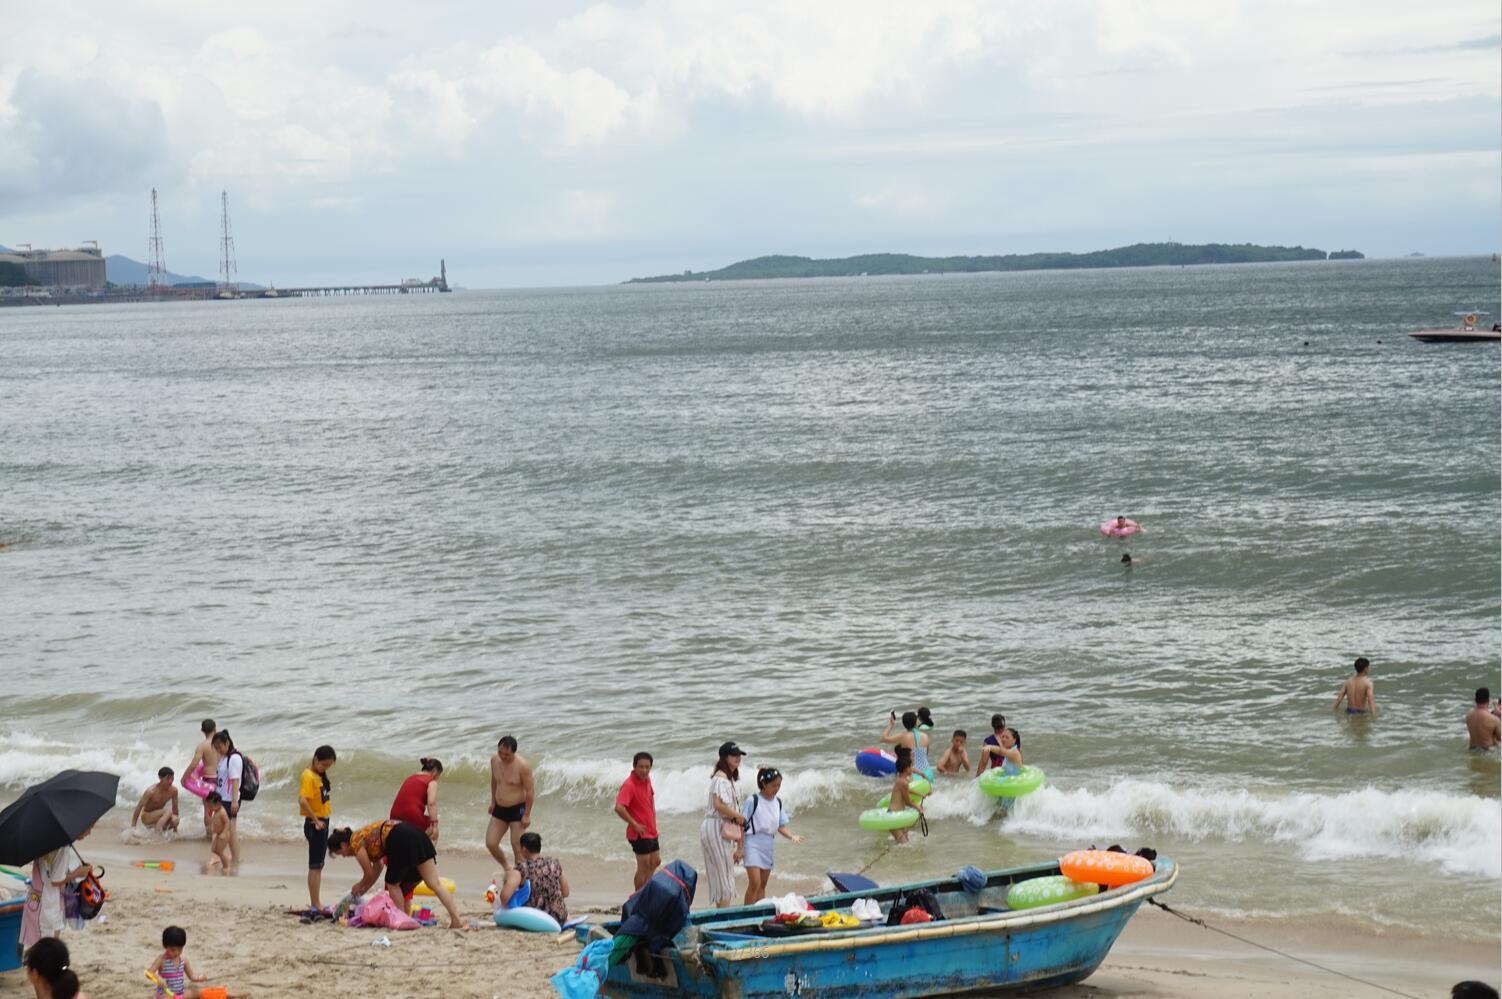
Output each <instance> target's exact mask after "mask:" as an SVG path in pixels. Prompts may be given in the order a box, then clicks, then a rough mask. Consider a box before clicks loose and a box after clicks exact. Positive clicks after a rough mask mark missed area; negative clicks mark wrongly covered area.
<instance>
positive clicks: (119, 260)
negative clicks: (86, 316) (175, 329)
mask: <svg viewBox="0 0 1502 999" xmlns="http://www.w3.org/2000/svg"><path fill="white" fill-rule="evenodd" d="M146 271H147V267H146V265H145V264H143V263H141V262H140V261H139V260H132V259H130V258H129V257H124V256H121V255H120V254H118V253H111V254H110V255H109V256H107V257H105V258H104V277H105V280H107V281H109V282H110V283H111V284H124V285H142V286H145V284H146ZM162 277H164V278H165V279H166V281H167V283H168V284H169V285H173V284H201V283H205V282H207V283H208V284H213V283H214V282H213V281H210V280H209V279H208V278H201V277H194V276H192V275H190V274H173V273H172V272H171V271H166V272H165V273H164V274H163V275H162Z"/></svg>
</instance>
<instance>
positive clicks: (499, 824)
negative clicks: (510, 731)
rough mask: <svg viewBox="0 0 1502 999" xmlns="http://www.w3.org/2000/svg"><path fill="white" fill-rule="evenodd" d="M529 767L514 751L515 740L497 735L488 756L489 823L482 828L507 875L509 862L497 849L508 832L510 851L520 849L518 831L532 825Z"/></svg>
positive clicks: (486, 843) (519, 834)
mask: <svg viewBox="0 0 1502 999" xmlns="http://www.w3.org/2000/svg"><path fill="white" fill-rule="evenodd" d="M533 794H534V788H533V786H532V766H531V764H529V763H528V762H527V761H526V760H524V759H522V758H521V757H520V756H518V755H517V753H516V739H514V738H512V737H511V736H509V735H503V736H501V741H500V742H498V743H496V751H495V755H494V756H492V757H491V758H490V824H489V825H488V826H486V828H485V849H487V850H489V851H490V855H491V856H492V857H494V858H495V859H496V861H497V863H499V864H500V865H501V869H502V870H504V871H505V872H506V873H507V874H510V873H511V861H509V860H507V859H506V851H505V850H502V849H501V837H502V836H504V835H505V834H506V831H507V830H508V829H509V830H510V831H511V852H512V853H519V851H520V850H521V840H522V833H524V832H526V831H527V827H528V826H530V825H531V824H532V797H533Z"/></svg>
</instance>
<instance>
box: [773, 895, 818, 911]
mask: <svg viewBox="0 0 1502 999" xmlns="http://www.w3.org/2000/svg"><path fill="white" fill-rule="evenodd" d="M771 901H772V906H773V907H774V908H775V909H776V910H777V914H778V915H779V916H782V915H786V914H787V913H797V912H805V911H807V910H808V909H809V908H810V906H809V904H808V899H806V898H804V897H803V896H802V895H799V894H798V893H797V892H791V891H790V892H788V893H787V894H786V895H784V896H782V897H781V898H774V899H772V900H771Z"/></svg>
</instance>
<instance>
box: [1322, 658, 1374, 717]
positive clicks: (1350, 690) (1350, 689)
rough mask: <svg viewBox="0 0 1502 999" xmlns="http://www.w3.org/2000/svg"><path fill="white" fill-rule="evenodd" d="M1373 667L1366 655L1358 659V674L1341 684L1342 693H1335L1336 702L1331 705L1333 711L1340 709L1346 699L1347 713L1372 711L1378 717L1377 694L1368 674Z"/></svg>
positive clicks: (1362, 713) (1361, 713)
mask: <svg viewBox="0 0 1502 999" xmlns="http://www.w3.org/2000/svg"><path fill="white" fill-rule="evenodd" d="M1371 668H1372V663H1371V660H1369V659H1367V658H1366V656H1362V657H1361V658H1359V659H1357V660H1356V675H1355V676H1353V677H1351V678H1350V679H1349V680H1347V681H1346V682H1345V683H1343V684H1342V685H1341V687H1340V693H1338V694H1336V695H1335V703H1334V704H1331V705H1330V710H1331V711H1338V710H1340V702H1341V701H1345V702H1346V714H1348V715H1364V714H1368V713H1370V714H1371V716H1372V717H1373V718H1375V717H1377V695H1376V693H1375V692H1374V691H1373V690H1372V678H1371V677H1370V676H1368V675H1367V672H1368V671H1369V670H1370V669H1371Z"/></svg>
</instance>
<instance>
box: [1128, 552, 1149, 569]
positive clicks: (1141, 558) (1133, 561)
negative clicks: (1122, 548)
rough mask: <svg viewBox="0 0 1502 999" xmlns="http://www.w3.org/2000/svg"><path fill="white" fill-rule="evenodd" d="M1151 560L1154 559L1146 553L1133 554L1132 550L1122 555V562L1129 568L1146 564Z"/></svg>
mask: <svg viewBox="0 0 1502 999" xmlns="http://www.w3.org/2000/svg"><path fill="white" fill-rule="evenodd" d="M1151 561H1152V559H1150V558H1148V557H1147V556H1146V555H1133V554H1132V553H1131V552H1126V553H1125V554H1123V555H1122V556H1121V564H1122V565H1124V566H1126V567H1127V568H1128V569H1130V568H1131V567H1132V566H1134V565H1144V564H1146V563H1148V562H1151Z"/></svg>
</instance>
